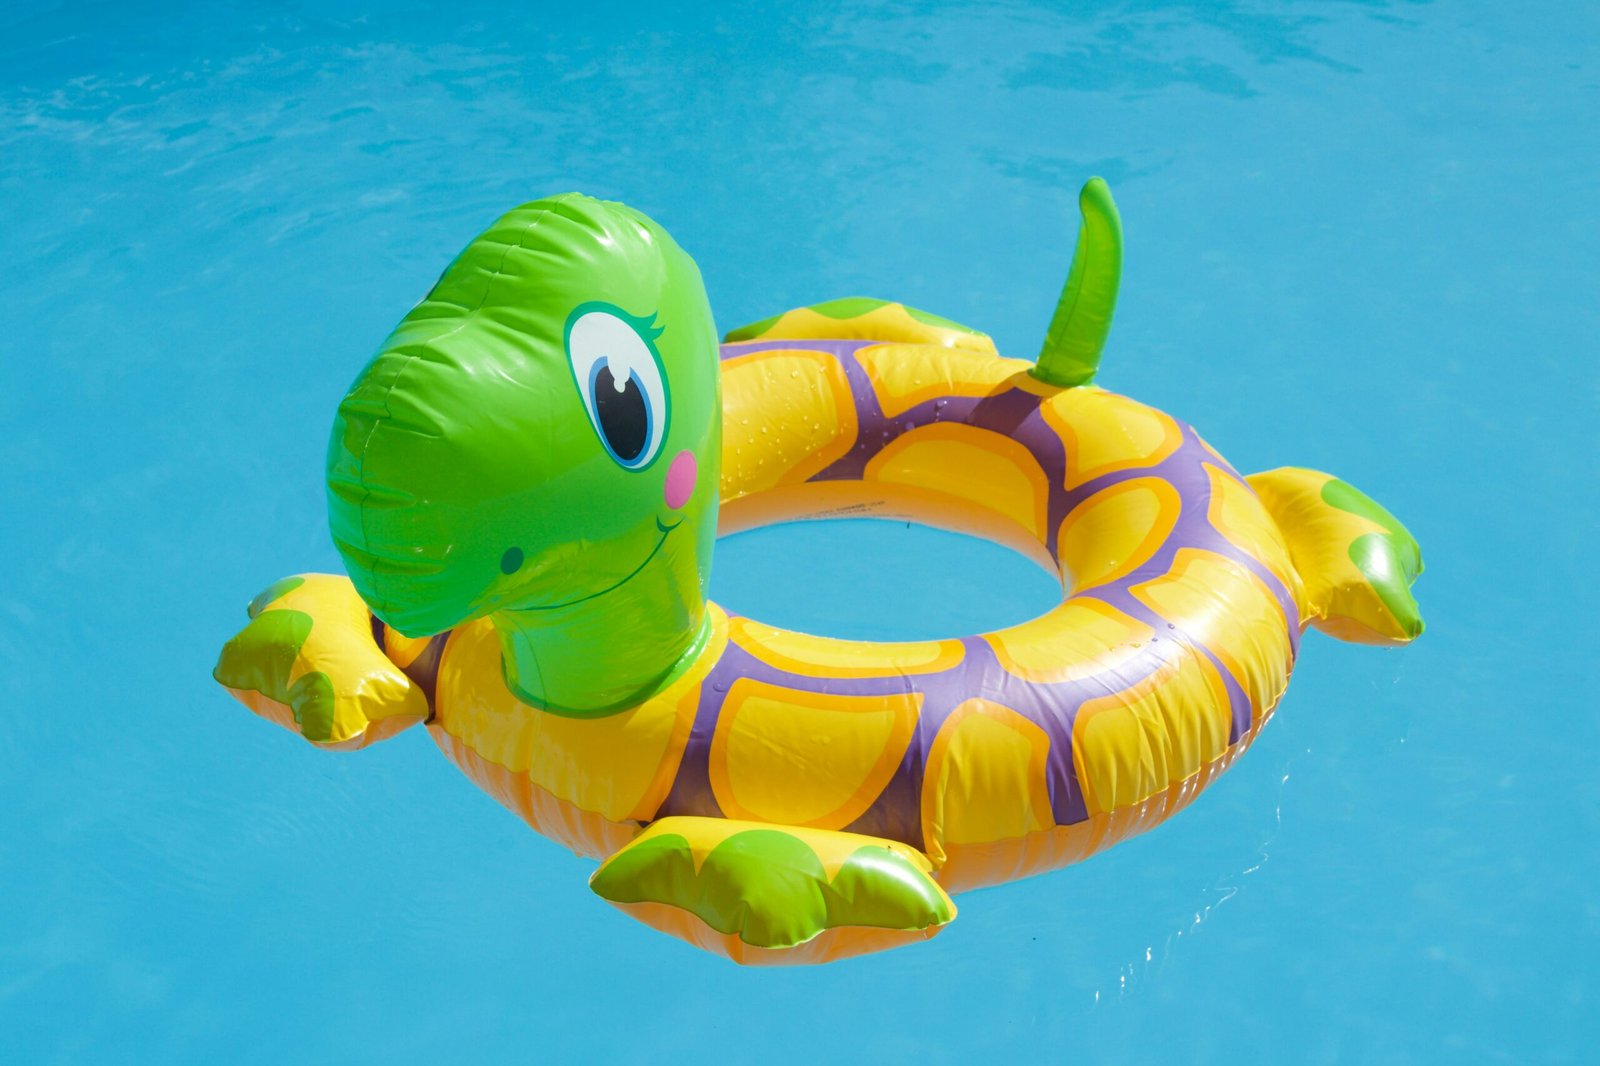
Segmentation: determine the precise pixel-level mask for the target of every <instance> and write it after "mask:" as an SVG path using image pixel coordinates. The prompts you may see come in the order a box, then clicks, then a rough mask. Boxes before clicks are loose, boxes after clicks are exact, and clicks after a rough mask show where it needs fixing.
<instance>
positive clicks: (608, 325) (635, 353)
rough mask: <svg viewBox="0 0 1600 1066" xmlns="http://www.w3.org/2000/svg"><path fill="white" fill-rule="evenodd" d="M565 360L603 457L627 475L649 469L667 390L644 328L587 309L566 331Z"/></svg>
mask: <svg viewBox="0 0 1600 1066" xmlns="http://www.w3.org/2000/svg"><path fill="white" fill-rule="evenodd" d="M567 359H568V360H569V361H570V362H571V363H572V379H573V381H575V382H576V383H577V385H578V393H579V395H581V396H582V397H583V407H584V410H585V411H586V412H588V415H589V423H590V424H591V425H592V426H594V431H595V433H596V434H597V435H598V436H599V437H600V443H601V444H603V445H605V449H606V452H607V454H609V455H610V456H611V458H612V459H614V460H616V462H617V465H618V466H621V467H624V468H625V469H628V470H642V469H644V468H645V467H646V466H649V465H650V462H651V460H653V459H654V458H655V457H656V456H657V455H658V454H660V452H661V442H662V441H663V440H664V439H665V438H666V435H667V388H666V382H665V380H664V379H663V378H662V374H661V359H660V356H659V355H657V354H656V350H655V346H654V345H653V344H652V343H651V336H650V333H649V331H648V330H647V328H646V323H644V322H642V321H640V320H639V319H635V318H633V317H632V316H631V315H626V314H624V313H623V312H622V311H621V310H620V309H619V308H611V307H609V306H602V307H596V306H595V305H593V304H586V305H584V306H583V307H581V308H579V309H578V311H577V312H575V313H574V314H573V317H572V319H571V321H570V323H569V324H568V326H567Z"/></svg>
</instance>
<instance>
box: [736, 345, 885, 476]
mask: <svg viewBox="0 0 1600 1066" xmlns="http://www.w3.org/2000/svg"><path fill="white" fill-rule="evenodd" d="M722 406H723V420H722V498H723V499H724V500H734V499H738V498H739V497H741V496H747V495H749V494H751V493H756V492H760V491H762V490H764V489H770V488H772V487H774V486H776V485H785V484H793V483H795V482H800V481H804V480H806V479H807V478H809V477H811V476H812V475H813V474H816V473H818V472H819V471H821V470H823V469H825V468H826V467H827V466H828V465H829V464H830V463H832V462H834V461H835V460H837V459H839V458H840V457H842V456H843V455H844V454H845V453H846V452H848V451H849V450H850V448H851V446H852V445H854V444H855V441H856V433H857V425H856V408H855V403H854V402H853V401H852V400H851V398H850V383H849V381H848V380H846V378H845V375H844V368H843V367H841V366H840V365H839V361H838V360H837V359H835V358H833V357H832V356H830V355H828V354H827V353H825V352H811V351H804V350H800V349H795V350H783V351H772V350H768V351H760V352H752V353H750V354H749V355H743V356H738V357H736V358H733V359H728V360H725V361H724V362H723V364H722Z"/></svg>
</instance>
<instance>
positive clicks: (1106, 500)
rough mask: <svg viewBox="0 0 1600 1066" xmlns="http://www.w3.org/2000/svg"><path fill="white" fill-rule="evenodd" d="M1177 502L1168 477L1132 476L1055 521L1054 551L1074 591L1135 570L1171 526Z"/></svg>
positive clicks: (1176, 509)
mask: <svg viewBox="0 0 1600 1066" xmlns="http://www.w3.org/2000/svg"><path fill="white" fill-rule="evenodd" d="M1180 506H1181V501H1180V500H1179V498H1178V490H1177V489H1175V488H1173V486H1172V483H1171V482H1170V481H1166V480H1163V479H1161V478H1156V477H1142V478H1134V479H1133V480H1131V481H1119V482H1117V483H1116V484H1115V485H1110V486H1107V487H1106V488H1103V489H1101V490H1100V491H1099V492H1097V493H1095V494H1094V495H1093V496H1090V497H1089V498H1088V499H1087V500H1084V501H1083V502H1082V503H1080V504H1079V505H1078V506H1077V507H1075V508H1073V509H1072V513H1071V514H1069V515H1067V517H1066V518H1065V519H1063V520H1062V522H1061V533H1060V536H1059V537H1058V538H1057V541H1056V550H1057V553H1058V555H1059V557H1060V559H1061V565H1062V567H1063V568H1065V570H1066V571H1067V575H1068V577H1070V578H1071V581H1072V586H1071V587H1072V591H1073V592H1079V591H1082V590H1083V589H1086V588H1092V587H1094V586H1095V585H1103V584H1105V583H1106V582H1109V581H1115V580H1117V579H1118V578H1121V577H1125V576H1126V575H1128V574H1130V573H1132V572H1133V571H1135V570H1137V569H1138V568H1139V567H1140V566H1143V565H1144V564H1145V563H1146V562H1147V561H1148V560H1149V559H1150V557H1151V556H1152V555H1154V554H1155V553H1156V550H1157V549H1158V548H1160V547H1161V545H1162V543H1163V542H1165V541H1166V539H1167V537H1168V536H1169V535H1170V534H1171V533H1172V528H1173V526H1175V525H1176V524H1177V521H1178V511H1179V507H1180Z"/></svg>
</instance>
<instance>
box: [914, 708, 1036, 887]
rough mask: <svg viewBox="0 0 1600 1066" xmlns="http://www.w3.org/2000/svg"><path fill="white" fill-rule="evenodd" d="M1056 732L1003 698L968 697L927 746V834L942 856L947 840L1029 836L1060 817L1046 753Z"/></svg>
mask: <svg viewBox="0 0 1600 1066" xmlns="http://www.w3.org/2000/svg"><path fill="white" fill-rule="evenodd" d="M1049 754H1050V738H1049V737H1048V736H1047V735H1046V734H1045V732H1044V730H1043V729H1041V728H1039V726H1037V725H1035V724H1034V723H1032V722H1030V721H1028V720H1027V719H1026V718H1024V717H1023V716H1022V715H1020V714H1018V713H1017V712H1016V711H1014V710H1012V709H1011V708H1009V707H1006V706H1004V705H1003V704H999V703H995V702H993V701H992V700H986V699H979V698H974V699H969V700H967V701H965V702H964V703H962V704H961V705H960V706H958V707H957V708H956V709H955V710H954V711H953V712H951V715H950V717H949V718H948V719H946V720H945V723H944V725H943V726H942V727H941V728H940V730H939V735H938V736H936V737H935V738H934V741H933V745H932V747H931V748H930V749H929V751H928V766H927V771H926V776H925V777H924V783H923V789H922V835H923V840H924V842H925V844H926V845H927V847H928V849H929V852H930V853H931V854H932V855H933V857H934V860H935V861H936V862H941V861H943V858H944V852H943V846H944V844H945V843H950V844H981V843H986V842H989V841H995V840H1007V839H1011V838H1014V837H1022V836H1026V835H1027V834H1029V833H1032V832H1036V831H1038V830H1041V829H1047V828H1049V827H1050V826H1051V825H1053V824H1055V822H1054V818H1053V816H1052V814H1051V810H1050V789H1049V785H1048V783H1047V781H1046V777H1045V760H1046V758H1047V757H1048V756H1049Z"/></svg>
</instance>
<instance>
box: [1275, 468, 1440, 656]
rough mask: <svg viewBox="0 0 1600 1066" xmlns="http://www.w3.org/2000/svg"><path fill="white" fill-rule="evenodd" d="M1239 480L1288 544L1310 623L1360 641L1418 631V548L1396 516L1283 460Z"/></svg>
mask: <svg viewBox="0 0 1600 1066" xmlns="http://www.w3.org/2000/svg"><path fill="white" fill-rule="evenodd" d="M1245 480H1246V481H1248V482H1249V483H1250V487H1251V488H1253V489H1255V490H1256V494H1257V495H1258V496H1260V497H1261V502H1262V503H1264V504H1265V505H1266V508H1267V511H1268V513H1270V514H1271V515H1272V517H1273V519H1274V520H1275V521H1276V522H1277V523H1278V528H1279V529H1280V530H1281V531H1282V532H1283V538H1284V540H1285V541H1286V542H1288V545H1289V558H1290V560H1291V561H1292V562H1293V563H1294V568H1295V570H1296V571H1297V572H1298V573H1299V575H1300V578H1301V580H1302V581H1303V582H1304V583H1305V594H1306V602H1307V612H1306V613H1307V615H1308V617H1309V620H1310V623H1311V624H1312V625H1313V626H1315V627H1316V628H1317V629H1320V630H1321V631H1322V632H1324V633H1327V634H1328V635H1329V636H1333V637H1338V638H1339V639H1340V640H1348V641H1354V642H1356V643H1360V644H1406V643H1409V642H1410V641H1411V640H1413V639H1415V638H1416V637H1417V635H1418V634H1420V633H1421V632H1422V613H1421V611H1420V610H1418V608H1417V601H1416V599H1415V598H1413V597H1412V595H1411V583H1412V582H1413V581H1415V580H1416V579H1417V575H1418V574H1421V573H1422V549H1421V548H1420V547H1418V546H1417V541H1416V538H1414V537H1413V536H1412V535H1411V533H1410V531H1409V530H1407V529H1406V527H1405V526H1403V525H1401V524H1400V521H1399V519H1397V518H1395V516H1394V515H1392V514H1390V513H1389V512H1388V511H1386V510H1384V509H1383V507H1382V506H1380V505H1379V504H1378V502H1377V501H1376V500H1373V499H1372V498H1371V497H1370V496H1367V495H1366V494H1365V493H1363V492H1361V491H1360V490H1359V489H1357V488H1355V487H1353V486H1351V485H1349V484H1347V483H1345V482H1343V481H1340V480H1339V479H1338V478H1336V477H1334V476H1333V475H1332V474H1324V473H1321V472H1319V471H1316V470H1305V469H1302V468H1300V467H1293V466H1286V467H1281V468H1279V469H1277V470H1268V471H1265V472H1263V473H1260V474H1251V475H1250V476H1249V477H1247V478H1245Z"/></svg>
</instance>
